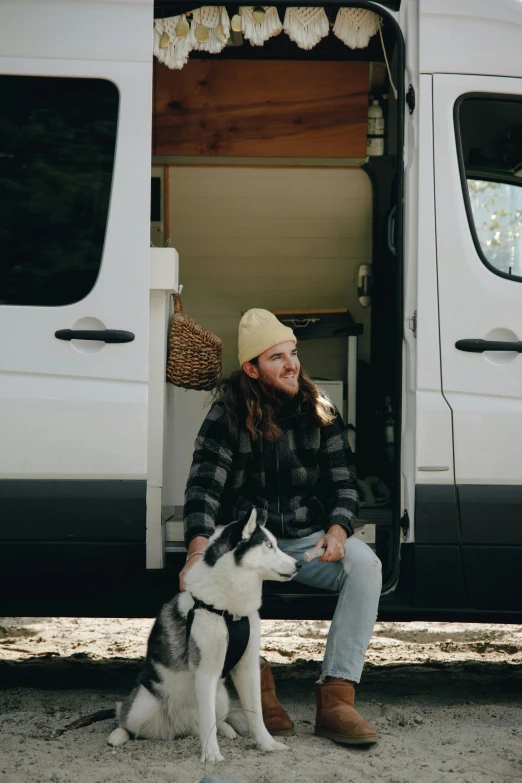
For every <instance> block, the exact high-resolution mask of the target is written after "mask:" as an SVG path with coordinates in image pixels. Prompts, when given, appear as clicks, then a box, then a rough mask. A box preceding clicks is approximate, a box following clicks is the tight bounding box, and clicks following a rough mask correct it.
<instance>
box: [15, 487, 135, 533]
mask: <svg viewBox="0 0 522 783" xmlns="http://www.w3.org/2000/svg"><path fill="white" fill-rule="evenodd" d="M146 490H147V482H146V481H143V480H136V481H129V480H125V481H117V480H112V479H107V480H98V479H96V480H89V479H85V480H76V479H73V480H47V479H36V480H33V479H4V480H0V541H35V542H36V541H71V542H72V541H145V512H146V504H145V497H146Z"/></svg>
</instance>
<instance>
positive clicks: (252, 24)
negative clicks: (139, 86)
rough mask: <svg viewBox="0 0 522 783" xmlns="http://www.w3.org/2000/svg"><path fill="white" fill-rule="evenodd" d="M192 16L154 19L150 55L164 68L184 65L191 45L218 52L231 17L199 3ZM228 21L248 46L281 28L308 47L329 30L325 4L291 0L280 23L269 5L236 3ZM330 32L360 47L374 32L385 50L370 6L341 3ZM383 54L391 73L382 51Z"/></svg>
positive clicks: (379, 23)
mask: <svg viewBox="0 0 522 783" xmlns="http://www.w3.org/2000/svg"><path fill="white" fill-rule="evenodd" d="M191 17H192V18H191V20H190V24H189V22H188V20H187V18H186V16H185V15H184V14H182V15H181V16H170V17H168V18H166V19H156V20H155V21H154V55H155V56H156V57H157V58H158V60H159V61H160V62H162V63H164V64H165V65H166V66H167V67H168V68H173V69H176V70H179V69H180V68H183V66H184V65H186V63H187V62H188V58H189V54H190V52H191V51H192V50H194V49H197V50H199V51H203V52H210V53H212V54H219V52H221V51H223V49H224V47H225V46H226V43H227V41H228V39H229V37H230V19H229V16H228V13H227V10H226V8H225V7H224V6H210V5H209V6H203V7H202V8H197V9H196V10H195V11H192V14H191ZM232 26H233V29H234V30H236V31H237V32H239V31H242V33H243V35H244V37H245V38H246V40H247V41H249V42H250V43H251V44H252V46H262V45H263V44H264V43H265V41H268V39H269V38H271V37H272V36H274V35H279V33H280V32H281V30H284V31H285V33H286V34H287V35H288V37H289V38H290V39H291V40H292V41H293V42H294V43H296V44H297V45H298V46H299V47H300V48H301V49H313V47H314V46H316V45H317V44H318V43H319V41H320V40H321V39H322V38H325V37H326V36H327V35H328V33H329V31H330V24H329V22H328V17H327V15H326V12H325V10H324V8H303V7H300V8H294V7H291V6H289V7H288V8H287V9H286V13H285V19H284V24H281V20H280V18H279V14H278V11H277V8H274V7H273V6H266V5H264V6H250V5H245V6H241V7H240V8H239V14H235V15H234V18H233V20H232ZM333 32H334V34H335V35H336V36H337V38H339V39H340V40H341V41H342V42H343V43H344V44H345V45H346V46H348V47H350V49H363V48H364V47H366V46H368V44H369V42H370V38H371V37H372V36H373V35H375V34H376V33H377V32H379V33H380V34H381V42H382V45H383V51H384V41H383V40H382V19H381V17H380V16H379V15H378V14H375V13H374V12H373V11H368V10H366V9H364V8H340V9H339V11H338V12H337V17H336V20H335V24H334V27H333ZM384 57H385V60H386V65H387V67H388V72H389V73H390V69H389V65H388V60H387V56H386V51H384ZM390 80H391V73H390Z"/></svg>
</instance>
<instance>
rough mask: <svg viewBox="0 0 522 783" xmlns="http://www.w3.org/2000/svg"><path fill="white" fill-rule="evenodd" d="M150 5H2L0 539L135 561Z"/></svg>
mask: <svg viewBox="0 0 522 783" xmlns="http://www.w3.org/2000/svg"><path fill="white" fill-rule="evenodd" d="M152 7H153V6H152V2H150V3H149V2H136V0H134V1H131V0H120V1H119V2H113V1H112V2H103V0H102V2H85V0H84V1H83V2H77V1H75V0H57V2H52V3H42V2H40V0H34V1H33V2H24V3H19V2H18V1H17V0H8V2H7V3H4V4H3V7H2V19H3V23H2V25H1V26H0V52H1V53H2V56H1V58H0V62H1V65H2V75H1V76H0V85H1V87H0V151H1V157H0V181H1V186H0V191H1V193H2V196H1V199H2V203H1V208H0V255H1V257H2V268H1V271H0V333H1V334H2V347H1V349H0V432H1V433H2V435H1V441H2V448H1V449H0V540H1V541H3V542H12V543H14V542H16V543H17V545H23V544H24V543H25V544H27V543H29V542H34V541H39V542H52V541H56V542H58V541H60V542H109V541H110V542H126V543H132V542H133V543H134V544H136V543H137V542H141V544H142V545H143V546H142V548H141V549H140V551H141V555H140V557H142V559H143V562H144V541H145V495H146V483H147V481H146V480H147V380H148V317H149V203H150V201H149V200H150V112H151V109H150V107H151V81H152V72H151V69H152V66H151V43H150V39H151V26H152ZM28 19H30V24H27V20H28ZM21 30H24V31H25V32H24V33H23V34H22V35H20V31H21ZM42 30H45V35H42V34H41V31H42ZM2 551H3V552H4V556H5V557H8V556H9V551H10V550H9V547H8V545H7V543H5V545H4V544H3V545H2ZM118 551H119V548H118ZM114 554H115V555H116V554H117V552H116V551H114ZM64 556H66V555H64Z"/></svg>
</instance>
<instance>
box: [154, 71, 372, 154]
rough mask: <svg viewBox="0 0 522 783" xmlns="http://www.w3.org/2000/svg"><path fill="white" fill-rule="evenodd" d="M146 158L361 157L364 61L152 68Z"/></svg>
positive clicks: (365, 80)
mask: <svg viewBox="0 0 522 783" xmlns="http://www.w3.org/2000/svg"><path fill="white" fill-rule="evenodd" d="M155 79H156V83H155V111H154V139H155V144H154V153H155V154H156V155H189V156H192V155H196V156H199V155H216V156H219V155H224V156H239V157H249V156H252V157H299V158H301V157H314V158H320V157H324V158H362V157H364V156H365V155H366V121H367V111H368V63H363V62H303V61H286V62H281V61H249V60H245V61H242V62H234V61H230V60H217V59H216V60H197V59H193V60H190V61H189V62H188V64H187V65H186V66H185V67H184V68H183V69H182V70H181V71H172V70H169V69H168V68H166V67H165V66H164V65H161V64H159V63H157V62H156V64H155Z"/></svg>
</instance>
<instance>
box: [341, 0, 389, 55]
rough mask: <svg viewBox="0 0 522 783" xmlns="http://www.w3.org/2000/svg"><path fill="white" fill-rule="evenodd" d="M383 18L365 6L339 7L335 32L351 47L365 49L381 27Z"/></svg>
mask: <svg viewBox="0 0 522 783" xmlns="http://www.w3.org/2000/svg"><path fill="white" fill-rule="evenodd" d="M380 26H381V19H380V17H379V16H378V15H377V14H374V13H373V11H367V10H365V9H364V8H339V11H338V12H337V18H336V20H335V24H334V27H333V31H334V34H335V35H336V36H337V38H339V39H340V40H341V41H342V42H343V43H344V44H346V46H349V47H350V49H364V48H365V47H366V46H368V44H369V43H370V38H371V37H372V35H375V33H377V32H378V31H379V29H380Z"/></svg>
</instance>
